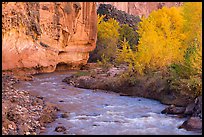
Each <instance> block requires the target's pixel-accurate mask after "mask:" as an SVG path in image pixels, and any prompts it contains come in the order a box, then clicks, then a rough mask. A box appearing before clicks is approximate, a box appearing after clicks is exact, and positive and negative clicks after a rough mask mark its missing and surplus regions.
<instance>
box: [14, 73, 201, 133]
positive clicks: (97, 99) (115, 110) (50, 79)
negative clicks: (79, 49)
mask: <svg viewBox="0 0 204 137" xmlns="http://www.w3.org/2000/svg"><path fill="white" fill-rule="evenodd" d="M73 73H74V72H72V71H61V72H54V73H49V74H38V75H35V76H34V79H33V81H24V82H21V83H20V84H18V86H17V87H18V88H19V89H20V90H27V91H29V92H32V93H35V94H37V95H39V96H42V97H44V98H45V99H46V100H48V101H49V102H51V103H54V104H57V105H59V106H60V109H61V111H60V112H59V114H58V118H57V119H56V120H55V121H54V122H52V123H50V124H48V125H47V127H46V130H45V131H44V132H43V133H41V134H42V135H64V134H69V135H70V134H71V135H100V134H103V135H161V134H163V135H165V134H171V135H172V134H174V135H175V134H179V135H192V134H194V135H195V134H198V133H195V132H191V131H186V130H185V129H178V128H177V127H178V126H180V125H181V124H182V123H183V122H184V120H186V119H185V118H177V117H176V116H175V115H174V116H173V115H165V114H161V111H162V110H163V109H164V108H165V107H167V106H166V105H163V104H161V103H160V102H158V101H155V100H151V99H146V98H140V97H129V96H120V95H119V94H117V93H114V92H106V91H101V90H97V91H96V90H89V89H80V88H75V87H72V86H69V85H68V84H66V83H64V82H62V79H64V78H65V77H67V76H69V75H71V74H73ZM141 92H142V91H141ZM62 111H64V112H67V113H68V117H67V118H62V117H61V113H62ZM57 126H64V127H65V128H66V129H67V130H66V132H56V131H55V128H56V127H57Z"/></svg>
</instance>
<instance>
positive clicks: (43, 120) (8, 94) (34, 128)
mask: <svg viewBox="0 0 204 137" xmlns="http://www.w3.org/2000/svg"><path fill="white" fill-rule="evenodd" d="M23 79H24V78H23ZM26 80H31V78H29V77H28V78H26ZM18 82H20V81H19V79H17V78H16V77H15V76H13V75H11V74H2V135H37V134H40V133H41V132H43V130H45V125H46V124H47V123H50V122H53V121H54V120H55V118H56V114H57V111H59V109H58V107H57V106H56V105H54V104H51V103H49V102H46V101H45V100H44V98H43V97H40V96H35V95H32V94H30V93H29V92H28V91H24V90H23V91H19V90H17V89H16V88H15V84H16V83H18Z"/></svg>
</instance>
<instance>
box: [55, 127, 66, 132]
mask: <svg viewBox="0 0 204 137" xmlns="http://www.w3.org/2000/svg"><path fill="white" fill-rule="evenodd" d="M66 130H67V129H66V128H65V127H64V126H58V127H56V128H55V131H56V132H64V131H66Z"/></svg>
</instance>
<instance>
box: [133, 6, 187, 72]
mask: <svg viewBox="0 0 204 137" xmlns="http://www.w3.org/2000/svg"><path fill="white" fill-rule="evenodd" d="M183 23H184V20H183V16H182V15H181V8H176V7H172V8H166V7H163V8H162V9H159V10H157V11H153V12H152V13H151V14H150V15H149V17H148V18H142V22H140V24H139V29H138V31H137V32H138V34H139V36H140V39H139V45H138V53H136V54H137V55H136V56H137V61H136V65H135V67H136V70H138V71H139V72H140V73H142V72H143V71H144V69H146V68H151V69H153V70H154V69H161V68H163V67H165V66H168V65H170V64H171V63H173V62H179V61H182V60H183V55H184V51H185V49H184V47H183V44H182V41H183V40H184V38H185V35H184V33H183Z"/></svg>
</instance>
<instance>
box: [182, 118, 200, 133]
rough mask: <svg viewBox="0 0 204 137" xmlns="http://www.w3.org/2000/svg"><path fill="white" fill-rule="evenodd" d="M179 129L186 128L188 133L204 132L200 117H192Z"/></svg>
mask: <svg viewBox="0 0 204 137" xmlns="http://www.w3.org/2000/svg"><path fill="white" fill-rule="evenodd" d="M179 128H184V129H186V130H188V131H196V130H198V131H201V130H202V119H200V118H198V117H190V118H189V119H188V120H187V121H185V122H184V123H183V124H182V125H181V126H180V127H179Z"/></svg>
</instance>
